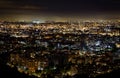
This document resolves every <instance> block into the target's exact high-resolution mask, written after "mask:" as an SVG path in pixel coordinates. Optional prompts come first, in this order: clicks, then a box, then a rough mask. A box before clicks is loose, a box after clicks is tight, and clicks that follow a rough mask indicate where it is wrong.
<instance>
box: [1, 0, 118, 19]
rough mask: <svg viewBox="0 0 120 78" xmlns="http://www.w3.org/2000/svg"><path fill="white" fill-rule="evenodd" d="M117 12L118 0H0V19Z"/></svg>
mask: <svg viewBox="0 0 120 78" xmlns="http://www.w3.org/2000/svg"><path fill="white" fill-rule="evenodd" d="M119 13H120V0H0V19H9V18H11V19H13V18H14V19H24V18H26V19H33V18H34V19H35V18H38V19H39V18H47V19H51V18H56V19H57V18H61V17H71V18H72V17H77V16H105V15H108V16H111V15H113V16H115V15H116V16H119ZM48 17H49V18H48Z"/></svg>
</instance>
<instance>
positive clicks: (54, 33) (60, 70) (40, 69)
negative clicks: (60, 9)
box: [0, 21, 120, 78]
mask: <svg viewBox="0 0 120 78" xmlns="http://www.w3.org/2000/svg"><path fill="white" fill-rule="evenodd" d="M0 36H1V37H0V53H1V54H2V53H9V55H10V56H9V57H8V59H9V60H8V63H7V64H8V65H9V66H11V67H16V68H17V69H18V71H20V72H24V73H26V74H29V75H34V76H37V77H41V78H44V77H45V78H48V77H49V76H52V77H56V78H57V77H58V78H62V77H65V76H70V77H72V76H75V75H77V74H81V75H82V74H86V75H88V76H92V77H93V76H97V75H99V74H105V73H109V72H111V71H112V70H113V69H116V68H119V67H120V22H108V21H105V22H94V21H92V22H91V21H90V22H89V21H85V22H79V23H68V22H54V23H25V22H22V23H19V22H12V23H11V22H3V23H1V24H0Z"/></svg>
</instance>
